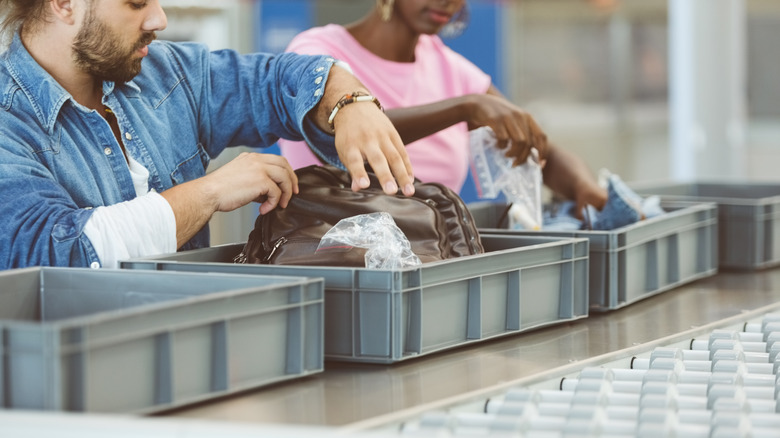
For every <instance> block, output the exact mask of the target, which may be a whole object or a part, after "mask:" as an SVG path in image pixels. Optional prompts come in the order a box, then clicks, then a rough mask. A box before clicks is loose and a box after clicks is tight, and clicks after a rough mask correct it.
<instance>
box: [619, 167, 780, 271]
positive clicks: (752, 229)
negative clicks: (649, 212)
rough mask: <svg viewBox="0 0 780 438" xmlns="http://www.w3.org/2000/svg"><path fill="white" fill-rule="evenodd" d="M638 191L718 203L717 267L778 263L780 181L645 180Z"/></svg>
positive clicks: (757, 266)
mask: <svg viewBox="0 0 780 438" xmlns="http://www.w3.org/2000/svg"><path fill="white" fill-rule="evenodd" d="M632 188H634V189H635V190H636V191H637V193H641V194H644V195H660V196H661V197H662V199H669V200H685V201H698V202H715V203H717V204H718V228H719V229H718V244H719V249H720V251H719V260H718V266H719V267H720V268H726V269H734V270H756V269H763V268H769V267H773V266H777V265H778V264H780V183H777V184H759V183H723V182H719V183H717V182H692V183H652V184H651V183H645V184H635V185H632Z"/></svg>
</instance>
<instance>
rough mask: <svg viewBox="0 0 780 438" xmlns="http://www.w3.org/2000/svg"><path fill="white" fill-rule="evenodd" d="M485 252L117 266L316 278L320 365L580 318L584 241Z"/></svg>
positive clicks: (222, 249) (214, 258)
mask: <svg viewBox="0 0 780 438" xmlns="http://www.w3.org/2000/svg"><path fill="white" fill-rule="evenodd" d="M482 242H483V244H484V245H485V247H486V250H487V251H488V252H486V253H485V254H479V255H474V256H466V257H460V258H455V259H449V260H444V261H439V262H432V263H426V264H423V265H421V266H418V267H414V268H407V269H402V270H374V269H367V268H345V267H309V266H278V265H238V264H233V263H232V259H233V257H234V256H236V255H237V254H238V253H239V252H240V251H241V249H242V248H243V244H234V245H224V246H219V247H213V248H207V249H202V250H195V251H188V252H182V253H177V254H171V255H169V256H166V257H157V258H155V259H153V260H132V261H125V262H123V263H122V267H123V268H129V269H157V270H184V271H195V272H233V273H253V274H274V275H301V276H314V277H323V278H324V279H325V358H326V359H330V360H341V361H355V362H373V363H394V362H398V361H403V360H407V359H410V358H415V357H420V356H422V355H425V354H429V353H433V352H437V351H441V350H444V349H448V348H453V347H457V346H462V345H466V344H470V343H474V342H478V341H482V340H485V339H491V338H495V337H498V336H503V335H510V334H514V333H519V332H523V331H526V330H530V329H533V328H537V327H543V326H547V325H551V324H557V323H562V322H565V321H571V320H575V319H578V318H582V317H586V316H587V315H588V241H587V239H560V238H549V237H547V238H543V237H535V238H534V237H530V238H529V237H515V238H509V239H508V238H506V237H505V236H482Z"/></svg>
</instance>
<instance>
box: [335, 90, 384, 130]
mask: <svg viewBox="0 0 780 438" xmlns="http://www.w3.org/2000/svg"><path fill="white" fill-rule="evenodd" d="M355 102H374V104H376V106H377V108H379V109H380V110H382V104H380V103H379V100H378V99H377V98H376V97H374V96H372V95H370V94H367V93H364V92H362V91H355V92H354V93H349V94H345V95H344V97H342V98H341V99H339V101H338V102H336V106H334V107H333V111H331V112H330V117H328V126H330V130H331V131H333V132H336V128H335V126H333V119H335V118H336V114H338V112H339V110H340V109H341V108H343V107H345V106H347V105H349V104H350V103H355ZM383 111H384V110H383Z"/></svg>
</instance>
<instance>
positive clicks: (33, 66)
mask: <svg viewBox="0 0 780 438" xmlns="http://www.w3.org/2000/svg"><path fill="white" fill-rule="evenodd" d="M4 62H5V64H6V68H7V69H8V71H9V72H10V74H11V76H12V77H13V79H14V81H16V83H18V84H19V86H20V87H21V89H22V91H23V92H24V94H25V95H26V96H27V98H28V99H29V100H30V104H31V105H32V107H33V108H34V110H35V115H36V116H37V117H38V119H39V120H40V122H41V124H42V125H43V126H45V127H46V130H47V131H48V132H49V133H52V132H53V131H54V123H55V122H56V120H57V114H59V112H60V109H61V108H62V106H63V105H64V104H65V102H66V101H67V100H69V99H72V96H71V95H70V93H68V92H67V91H66V90H65V89H64V88H63V87H62V85H60V84H59V83H58V82H57V81H56V80H55V79H54V78H53V77H52V76H51V75H50V74H49V73H48V72H47V71H46V70H44V69H43V67H41V66H40V65H39V64H38V63H37V62H36V61H35V59H34V58H33V57H32V55H30V52H28V51H27V48H26V47H24V44H22V40H21V38H20V37H19V33H18V32H17V33H16V34H14V37H13V40H12V41H11V45H10V46H9V49H8V56H6V57H5V59H4ZM126 85H127V86H128V88H129V90H131V93H133V94H135V93H139V92H140V91H141V90H140V89H139V88H138V86H137V85H136V84H134V83H132V82H130V83H128V84H126ZM114 88H115V84H114V83H113V82H108V81H104V82H103V96H107V95H109V94H110V93H112V92H113V91H114ZM74 102H75V101H74Z"/></svg>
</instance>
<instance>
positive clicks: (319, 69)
mask: <svg viewBox="0 0 780 438" xmlns="http://www.w3.org/2000/svg"><path fill="white" fill-rule="evenodd" d="M323 70H325V67H317V68H316V69H315V70H314V71H316V72H317V73H319V72H321V71H323Z"/></svg>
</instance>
